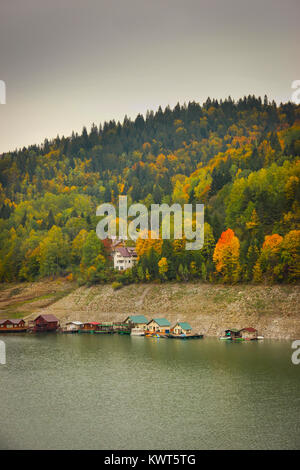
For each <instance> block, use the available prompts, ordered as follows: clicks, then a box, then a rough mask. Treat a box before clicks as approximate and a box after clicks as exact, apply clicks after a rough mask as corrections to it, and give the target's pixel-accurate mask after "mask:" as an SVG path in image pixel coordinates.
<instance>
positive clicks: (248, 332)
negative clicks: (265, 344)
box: [240, 327, 258, 341]
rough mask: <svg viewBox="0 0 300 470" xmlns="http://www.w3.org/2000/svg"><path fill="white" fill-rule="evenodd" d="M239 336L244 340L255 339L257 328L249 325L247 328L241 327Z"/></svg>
mask: <svg viewBox="0 0 300 470" xmlns="http://www.w3.org/2000/svg"><path fill="white" fill-rule="evenodd" d="M240 334H241V337H242V338H244V339H245V340H248V341H251V340H256V339H257V334H258V332H257V330H256V329H255V328H252V327H249V328H242V329H241V330H240Z"/></svg>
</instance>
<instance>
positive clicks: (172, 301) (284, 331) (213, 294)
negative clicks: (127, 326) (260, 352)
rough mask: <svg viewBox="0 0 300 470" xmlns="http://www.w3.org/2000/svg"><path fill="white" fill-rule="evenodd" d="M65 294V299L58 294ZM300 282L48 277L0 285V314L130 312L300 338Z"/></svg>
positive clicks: (107, 315)
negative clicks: (78, 282) (116, 286)
mask: <svg viewBox="0 0 300 470" xmlns="http://www.w3.org/2000/svg"><path fill="white" fill-rule="evenodd" d="M59 297H61V298H59ZM299 304H300V289H299V286H279V285H276V286H253V285H252V286H250V285H243V286H219V285H210V284H203V283H184V284H178V283H172V284H165V285H157V284H139V285H130V286H125V287H123V288H122V289H120V290H118V291H113V289H112V287H111V286H109V285H102V286H92V287H85V286H82V287H80V288H76V287H75V286H74V285H73V286H72V285H70V283H66V282H64V281H62V280H60V281H48V282H39V283H32V284H28V285H27V284H25V285H24V284H19V285H15V286H13V287H8V286H7V285H5V286H2V290H0V315H1V316H2V317H4V316H11V315H17V316H24V317H26V318H27V319H29V318H34V317H35V316H37V315H38V314H39V313H53V314H54V315H56V316H57V317H58V318H59V319H60V320H61V322H62V323H64V322H66V321H67V320H81V321H88V320H94V321H100V320H102V321H112V320H115V321H122V320H124V318H125V317H126V316H127V315H129V314H134V313H136V314H138V313H141V314H144V315H146V316H147V317H148V318H149V319H150V317H156V316H165V317H167V318H168V319H169V320H170V321H171V322H175V321H176V320H186V321H188V322H190V324H191V325H192V327H193V328H194V329H195V330H196V331H199V332H201V333H204V334H205V335H208V336H218V335H220V334H221V333H222V330H224V329H225V328H226V327H236V328H242V327H244V326H253V327H256V328H257V329H258V330H259V333H260V334H262V335H264V336H265V337H266V338H282V339H296V338H299V337H300V311H299Z"/></svg>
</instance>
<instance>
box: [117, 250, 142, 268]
mask: <svg viewBox="0 0 300 470" xmlns="http://www.w3.org/2000/svg"><path fill="white" fill-rule="evenodd" d="M112 256H113V258H114V268H115V269H118V270H119V271H123V270H125V269H128V268H132V267H133V266H134V265H135V263H136V262H137V254H136V251H135V248H133V247H129V246H128V247H124V246H117V247H115V249H114V250H113V252H112Z"/></svg>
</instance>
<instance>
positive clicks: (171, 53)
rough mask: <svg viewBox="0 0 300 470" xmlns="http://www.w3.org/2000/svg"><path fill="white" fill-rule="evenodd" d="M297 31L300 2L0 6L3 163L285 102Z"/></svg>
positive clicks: (76, 1) (20, 2)
mask: <svg viewBox="0 0 300 470" xmlns="http://www.w3.org/2000/svg"><path fill="white" fill-rule="evenodd" d="M299 20H300V2H299V0H284V1H283V0H251V2H250V1H249V0H151V1H150V0H51V1H49V0H26V1H24V0H1V1H0V80H2V81H4V82H5V84H6V104H0V153H2V152H6V151H9V150H14V149H16V148H22V147H23V146H27V145H30V144H40V143H42V142H43V141H44V139H45V138H46V137H47V138H48V139H51V138H55V137H56V136H57V135H60V136H62V135H65V136H68V135H70V134H71V132H72V131H73V130H74V131H75V132H81V131H82V127H83V126H86V127H87V128H89V127H90V126H91V124H92V123H93V122H94V123H95V124H97V125H99V124H100V123H103V122H104V121H105V120H110V119H115V120H116V121H118V120H120V121H121V122H122V121H123V119H124V116H125V115H127V116H129V117H131V118H135V117H136V115H137V114H138V113H142V114H145V113H146V111H147V110H151V109H152V110H154V111H155V110H157V108H158V106H162V107H163V108H164V107H165V106H167V105H170V106H171V107H173V106H175V105H176V103H177V102H179V103H180V104H183V103H184V102H186V103H187V102H188V101H197V102H200V103H203V102H204V101H206V99H207V97H208V96H210V97H211V98H217V99H221V98H226V97H228V96H229V95H231V97H232V98H235V99H238V98H240V97H243V96H244V95H249V94H255V95H257V96H262V97H263V96H264V95H265V94H267V96H268V97H269V98H270V99H271V100H273V99H274V100H275V101H276V102H278V103H280V102H281V101H282V102H286V101H288V100H290V99H291V95H292V91H293V90H292V89H291V84H292V82H293V81H294V80H297V79H300V61H299V44H300V28H299ZM0 101H1V96H0Z"/></svg>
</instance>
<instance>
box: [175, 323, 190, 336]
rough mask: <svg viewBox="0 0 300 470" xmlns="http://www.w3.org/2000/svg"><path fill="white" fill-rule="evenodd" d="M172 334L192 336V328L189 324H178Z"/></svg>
mask: <svg viewBox="0 0 300 470" xmlns="http://www.w3.org/2000/svg"><path fill="white" fill-rule="evenodd" d="M171 333H172V334H174V335H191V334H192V327H191V325H190V324H189V323H187V322H177V323H176V325H174V326H173V328H172V329H171Z"/></svg>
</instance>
